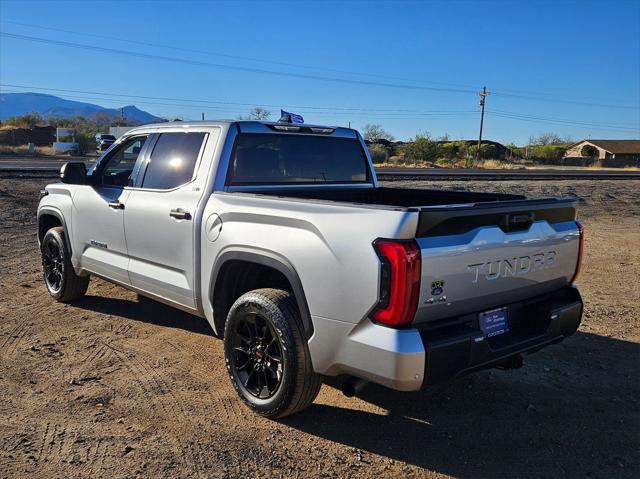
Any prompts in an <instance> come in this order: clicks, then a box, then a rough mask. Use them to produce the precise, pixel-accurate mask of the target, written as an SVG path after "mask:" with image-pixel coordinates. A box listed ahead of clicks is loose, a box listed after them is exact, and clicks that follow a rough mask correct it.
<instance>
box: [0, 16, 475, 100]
mask: <svg viewBox="0 0 640 479" xmlns="http://www.w3.org/2000/svg"><path fill="white" fill-rule="evenodd" d="M0 23H8V24H11V25H19V26H23V27H31V28H39V29H42V30H49V31H52V32H60V33H68V34H71V35H78V36H83V37H94V38H102V39H105V40H115V41H118V42H124V43H130V44H133V45H142V46H147V47H152V48H162V49H163V50H166V49H169V50H175V51H180V52H189V53H197V54H202V55H210V56H218V57H223V58H230V59H234V60H246V61H252V62H259V63H266V64H272V65H279V66H286V67H293V68H303V69H307V70H316V71H326V72H331V73H341V74H345V75H356V76H365V77H372V78H384V79H387V80H399V81H406V82H417V81H416V80H412V79H408V78H401V77H396V76H390V75H378V74H375V73H362V72H354V71H349V70H338V69H334V68H326V67H317V66H311V65H302V64H299V63H290V62H282V61H278V60H266V59H264V58H256V57H247V56H241V55H231V54H229V53H223V52H213V51H210V50H198V49H193V48H185V47H180V46H176V45H169V44H166V43H153V42H147V41H139V40H131V39H127V38H120V37H114V36H110V35H98V34H95V33H89V32H78V31H74V30H66V29H62V28H54V27H46V26H43V25H34V24H31V23H23V22H16V21H12V20H0ZM417 83H424V82H417ZM427 83H429V84H433V85H443V86H449V87H456V88H473V87H472V86H471V85H462V84H459V83H445V82H433V81H430V82H427Z"/></svg>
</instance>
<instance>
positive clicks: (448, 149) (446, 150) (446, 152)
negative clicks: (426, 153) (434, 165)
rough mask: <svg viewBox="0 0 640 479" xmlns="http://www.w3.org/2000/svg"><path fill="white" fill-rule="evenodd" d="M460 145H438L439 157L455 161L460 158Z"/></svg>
mask: <svg viewBox="0 0 640 479" xmlns="http://www.w3.org/2000/svg"><path fill="white" fill-rule="evenodd" d="M459 146H460V145H458V143H441V144H440V145H438V156H439V157H442V158H445V159H447V160H453V159H454V158H459V156H458V155H459V154H460V148H459Z"/></svg>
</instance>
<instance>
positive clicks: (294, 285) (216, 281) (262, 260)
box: [209, 250, 313, 340]
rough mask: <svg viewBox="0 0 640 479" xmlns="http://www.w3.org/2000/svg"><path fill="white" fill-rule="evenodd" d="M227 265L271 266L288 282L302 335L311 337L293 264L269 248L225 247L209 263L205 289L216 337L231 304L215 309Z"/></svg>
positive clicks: (306, 311)
mask: <svg viewBox="0 0 640 479" xmlns="http://www.w3.org/2000/svg"><path fill="white" fill-rule="evenodd" d="M231 265H233V266H235V267H238V266H239V265H245V266H246V267H249V268H250V267H256V266H257V267H259V268H262V269H263V272H264V271H267V270H271V271H275V272H277V273H279V274H280V275H281V276H282V277H283V278H284V279H285V280H286V282H287V283H288V286H289V288H288V289H290V290H291V292H292V293H293V295H294V297H295V299H296V304H297V305H298V311H299V313H300V318H301V320H302V325H303V328H304V331H303V335H304V339H305V340H308V339H309V338H311V336H312V335H313V322H312V320H311V313H310V311H309V306H308V304H307V299H306V296H305V293H304V288H303V287H302V282H301V281H300V277H299V275H298V273H297V271H296V270H295V268H294V267H293V265H292V264H291V263H289V262H288V261H287V260H286V259H284V258H282V257H280V256H278V255H276V254H275V253H271V252H269V251H246V250H232V251H225V252H224V253H222V254H221V255H220V256H218V258H217V260H216V263H215V265H214V267H213V271H212V274H211V283H210V289H209V298H210V300H211V303H212V305H213V309H214V325H215V330H216V334H218V335H219V336H220V337H222V336H223V334H222V332H223V330H224V323H225V321H226V313H228V311H229V309H230V307H231V304H228V305H222V308H223V311H222V312H220V307H219V308H218V313H217V314H216V303H217V301H216V300H217V299H218V300H220V295H221V292H222V291H223V286H224V282H225V281H228V278H227V274H229V273H230V271H229V269H228V267H229V266H231ZM232 272H233V271H231V273H232ZM262 287H265V286H262ZM266 287H268V286H266ZM217 297H218V298H217ZM236 299H237V298H236ZM218 306H220V305H218Z"/></svg>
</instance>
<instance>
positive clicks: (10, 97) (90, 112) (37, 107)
mask: <svg viewBox="0 0 640 479" xmlns="http://www.w3.org/2000/svg"><path fill="white" fill-rule="evenodd" d="M123 108H124V117H125V118H126V119H127V120H129V121H130V122H135V123H155V122H158V121H164V119H162V118H159V117H157V116H154V115H152V114H151V113H147V112H146V111H143V110H140V109H138V108H136V107H135V106H134V105H128V106H125V107H123ZM33 112H35V113H39V114H40V115H42V116H43V117H44V118H50V117H55V118H73V117H76V116H84V117H86V118H95V117H97V116H104V115H107V116H109V117H110V118H114V119H115V118H120V114H121V113H120V109H119V108H117V109H116V108H105V107H103V106H100V105H95V104H93V103H84V102H81V101H73V100H65V99H64V98H60V97H58V96H54V95H45V94H43V93H0V120H6V119H7V118H9V117H12V116H19V115H25V114H27V113H33Z"/></svg>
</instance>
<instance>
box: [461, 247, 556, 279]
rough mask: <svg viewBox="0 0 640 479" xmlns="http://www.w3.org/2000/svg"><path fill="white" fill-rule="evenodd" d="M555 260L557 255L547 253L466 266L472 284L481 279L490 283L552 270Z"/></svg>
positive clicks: (550, 252) (552, 252) (553, 252)
mask: <svg viewBox="0 0 640 479" xmlns="http://www.w3.org/2000/svg"><path fill="white" fill-rule="evenodd" d="M556 258H557V254H556V252H555V251H548V252H546V253H537V254H534V255H531V256H520V257H516V258H508V259H498V260H492V261H487V262H486V263H476V264H470V265H467V270H468V271H469V272H471V273H472V274H473V281H471V282H472V283H477V282H478V280H479V279H481V278H485V279H486V280H487V281H492V280H494V279H498V278H507V277H509V276H523V275H525V274H529V273H532V272H534V271H539V270H542V269H549V268H553V267H554V266H555V264H556Z"/></svg>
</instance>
